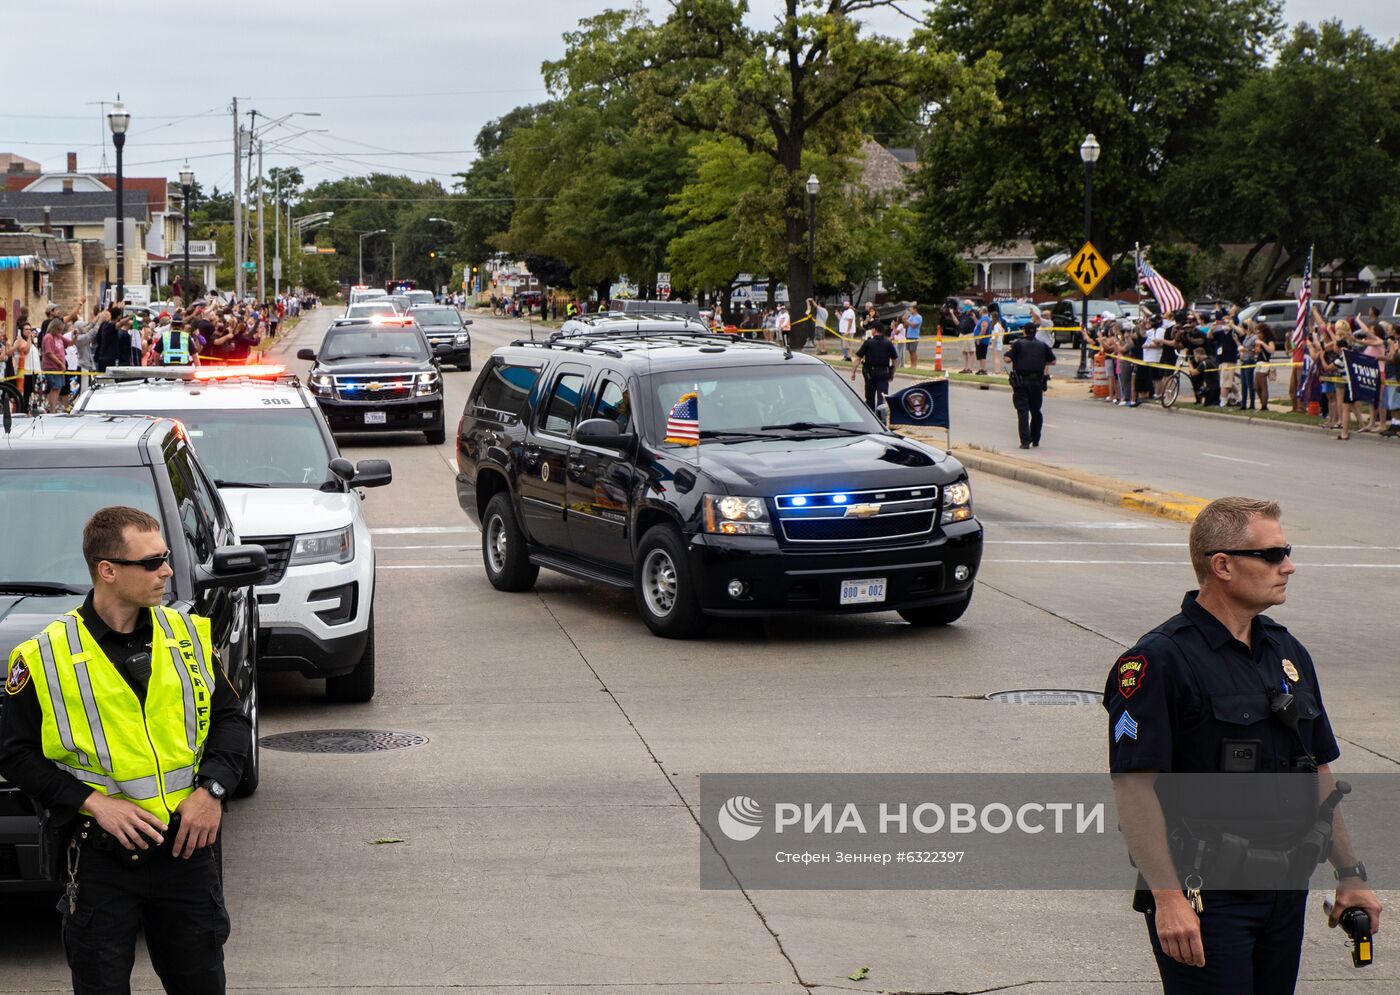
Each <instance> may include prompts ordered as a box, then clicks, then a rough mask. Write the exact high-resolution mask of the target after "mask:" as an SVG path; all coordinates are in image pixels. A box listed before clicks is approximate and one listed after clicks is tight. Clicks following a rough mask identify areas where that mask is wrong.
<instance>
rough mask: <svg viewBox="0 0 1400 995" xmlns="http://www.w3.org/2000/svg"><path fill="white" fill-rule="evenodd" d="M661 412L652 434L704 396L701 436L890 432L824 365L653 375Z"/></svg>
mask: <svg viewBox="0 0 1400 995" xmlns="http://www.w3.org/2000/svg"><path fill="white" fill-rule="evenodd" d="M649 383H650V390H651V392H652V394H653V396H654V397H655V398H656V402H657V403H656V409H655V412H654V415H653V418H652V422H651V425H650V430H651V431H650V436H651V438H652V439H653V440H654V441H655V442H657V443H661V441H662V440H663V439H664V438H665V436H666V416H667V415H668V414H669V413H670V411H671V408H672V407H673V406H674V405H675V404H676V402H677V401H679V400H680V399H681V396H682V395H684V394H686V393H689V392H690V391H693V390H698V392H699V411H700V437H701V439H702V440H703V439H706V438H715V437H721V436H726V435H752V436H755V437H758V438H765V437H772V438H777V437H781V436H784V435H791V434H822V433H830V434H845V433H853V432H861V433H864V432H883V431H885V429H884V426H882V425H881V424H880V423H879V421H877V420H876V418H875V416H874V415H872V414H871V413H870V409H869V408H867V407H866V406H865V404H864V403H863V402H862V401H861V400H860V398H858V397H856V395H855V392H854V391H852V390H851V389H850V388H849V387H847V386H846V385H845V384H844V383H842V382H841V380H840V378H839V377H837V375H836V374H835V373H832V372H831V371H830V370H829V369H827V368H826V367H825V366H821V367H816V366H806V365H804V366H801V367H791V366H771V367H757V368H755V367H743V366H730V367H723V368H719V369H705V370H692V371H689V372H687V371H677V372H674V373H669V372H668V373H657V374H654V375H653V376H652V377H650V380H649Z"/></svg>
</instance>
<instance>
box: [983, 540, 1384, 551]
mask: <svg viewBox="0 0 1400 995" xmlns="http://www.w3.org/2000/svg"><path fill="white" fill-rule="evenodd" d="M985 544H986V545H988V546H1121V547H1123V548H1124V549H1127V548H1130V547H1137V546H1146V547H1152V548H1162V549H1180V548H1181V547H1182V546H1184V545H1185V543H1181V542H1105V541H1103V540H1100V539H987V540H986V541H985ZM1293 548H1294V549H1358V550H1362V551H1364V552H1372V551H1374V552H1377V553H1389V552H1393V551H1394V550H1395V548H1396V547H1394V546H1302V545H1298V544H1296V543H1295V544H1294V546H1293Z"/></svg>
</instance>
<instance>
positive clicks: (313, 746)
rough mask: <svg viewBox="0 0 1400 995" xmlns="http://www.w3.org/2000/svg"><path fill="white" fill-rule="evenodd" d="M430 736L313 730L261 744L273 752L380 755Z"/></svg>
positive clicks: (270, 738) (281, 735) (282, 735)
mask: <svg viewBox="0 0 1400 995" xmlns="http://www.w3.org/2000/svg"><path fill="white" fill-rule="evenodd" d="M427 741H428V737H427V736H420V735H418V734H417V733H413V732H385V731H383V730H380V729H309V730H307V731H306V732H281V733H278V734H277V735H275V736H264V737H263V738H262V739H261V740H259V742H260V743H261V744H262V745H263V746H265V747H267V748H268V749H269V750H286V751H288V752H289V753H379V752H381V751H383V750H406V749H408V748H409V747H410V746H422V745H423V744H424V743H426V742H427Z"/></svg>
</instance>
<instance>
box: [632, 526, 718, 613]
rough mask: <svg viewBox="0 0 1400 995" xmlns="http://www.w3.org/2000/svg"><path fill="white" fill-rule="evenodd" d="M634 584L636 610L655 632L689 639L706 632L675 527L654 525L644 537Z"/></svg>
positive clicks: (638, 551) (687, 564)
mask: <svg viewBox="0 0 1400 995" xmlns="http://www.w3.org/2000/svg"><path fill="white" fill-rule="evenodd" d="M632 587H633V593H634V594H635V595H636V599H637V610H638V611H639V612H641V613H642V620H643V621H644V622H646V624H647V628H648V629H650V630H651V631H652V632H654V633H655V634H656V635H658V636H662V637H664V638H666V639H690V638H693V637H695V636H698V635H700V634H701V633H702V632H704V631H705V626H706V623H707V620H706V618H705V615H704V613H703V612H701V611H700V600H699V598H697V597H696V594H695V582H694V580H693V579H692V578H691V576H690V562H689V561H688V560H687V559H686V557H685V545H684V543H682V541H681V534H680V532H678V531H677V530H676V528H675V526H673V525H655V526H652V528H650V529H648V530H647V533H646V535H644V536H642V542H641V545H640V546H639V547H638V549H637V566H636V568H635V573H634V575H633V584H632Z"/></svg>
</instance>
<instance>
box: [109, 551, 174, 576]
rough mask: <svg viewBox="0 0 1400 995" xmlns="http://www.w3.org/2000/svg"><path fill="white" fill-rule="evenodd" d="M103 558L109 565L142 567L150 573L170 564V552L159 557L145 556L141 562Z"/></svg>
mask: <svg viewBox="0 0 1400 995" xmlns="http://www.w3.org/2000/svg"><path fill="white" fill-rule="evenodd" d="M102 558H103V559H104V560H106V561H107V562H108V563H115V564H117V565H118V566H123V567H140V568H141V569H142V570H146V571H148V572H150V573H155V572H156V571H157V570H159V569H160V568H161V567H163V566H165V565H166V564H167V563H169V562H170V551H169V550H166V551H165V552H164V553H161V554H160V555H159V556H145V557H142V558H141V559H139V560H119V559H117V558H116V557H115V556H104V557H102Z"/></svg>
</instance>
